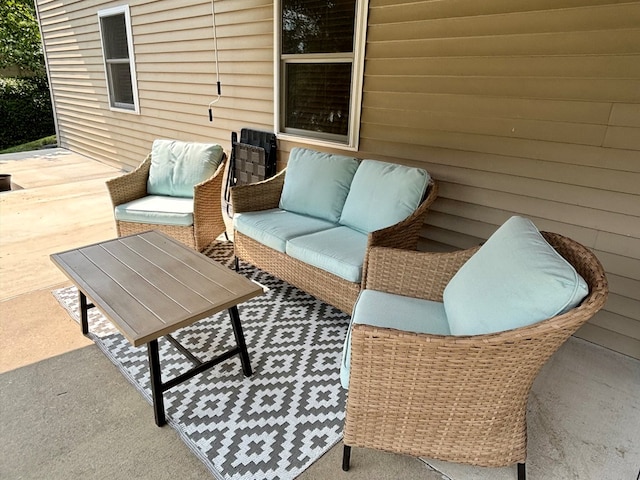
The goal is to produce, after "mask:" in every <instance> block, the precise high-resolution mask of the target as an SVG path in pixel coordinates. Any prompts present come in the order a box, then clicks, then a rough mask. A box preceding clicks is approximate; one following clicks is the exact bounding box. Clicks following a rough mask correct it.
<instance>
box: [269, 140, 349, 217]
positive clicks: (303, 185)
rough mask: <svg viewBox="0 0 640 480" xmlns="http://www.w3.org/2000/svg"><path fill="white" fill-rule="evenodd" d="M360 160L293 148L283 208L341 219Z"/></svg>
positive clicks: (281, 200) (314, 215)
mask: <svg viewBox="0 0 640 480" xmlns="http://www.w3.org/2000/svg"><path fill="white" fill-rule="evenodd" d="M357 169H358V160H357V159H355V158H352V157H345V156H342V155H334V154H330V153H323V152H317V151H315V150H310V149H306V148H299V147H296V148H293V149H292V150H291V154H290V156H289V161H288V163H287V173H286V174H285V179H284V187H283V189H282V195H281V197H280V205H279V206H280V208H281V209H283V210H288V211H290V212H294V213H300V214H302V215H310V216H312V217H316V218H322V219H325V220H328V221H330V222H333V223H338V219H339V218H340V213H341V212H342V207H343V206H344V202H345V200H346V198H347V194H348V193H349V186H350V185H351V181H352V180H353V175H354V174H355V173H356V170H357Z"/></svg>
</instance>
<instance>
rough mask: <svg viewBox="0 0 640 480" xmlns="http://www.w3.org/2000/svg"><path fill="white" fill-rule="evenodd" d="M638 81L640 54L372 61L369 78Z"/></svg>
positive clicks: (464, 57) (424, 58)
mask: <svg viewBox="0 0 640 480" xmlns="http://www.w3.org/2000/svg"><path fill="white" fill-rule="evenodd" d="M390 72H392V73H393V75H398V76H401V75H425V76H426V75H431V74H433V72H438V73H439V74H441V75H465V76H467V75H472V76H487V77H496V76H504V77H565V78H572V77H585V78H638V77H639V76H640V55H616V56H612V55H574V56H569V55H555V56H553V57H549V56H531V55H522V56H505V57H489V56H476V57H472V56H462V57H419V58H384V59H382V58H381V59H378V58H371V59H369V61H368V62H367V75H370V76H374V75H389V73H390Z"/></svg>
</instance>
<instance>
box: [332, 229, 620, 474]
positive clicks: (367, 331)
mask: <svg viewBox="0 0 640 480" xmlns="http://www.w3.org/2000/svg"><path fill="white" fill-rule="evenodd" d="M543 235H544V236H545V238H546V239H547V241H548V242H549V243H550V244H551V245H552V246H553V247H554V248H555V249H556V250H557V251H558V252H559V253H560V254H561V255H562V256H563V257H564V258H565V259H567V261H569V263H571V264H572V265H573V266H574V267H575V269H576V270H577V271H578V272H579V273H580V275H582V277H583V278H584V279H585V280H586V282H587V284H588V285H589V294H588V296H587V297H586V298H585V299H584V300H583V302H582V303H581V304H580V305H579V306H578V307H576V308H574V309H572V310H571V311H569V312H567V313H565V314H564V315H559V316H556V317H553V318H551V319H548V320H545V321H542V322H540V323H537V324H535V325H531V326H527V327H522V328H518V329H515V330H510V331H506V332H501V333H496V334H489V335H478V336H466V337H454V336H438V335H427V334H416V333H409V332H403V331H400V330H394V329H389V328H376V327H371V326H367V325H355V326H354V328H353V330H352V334H351V342H352V343H351V369H350V370H351V373H350V383H349V395H348V400H347V411H346V420H345V430H344V443H345V445H348V446H358V447H369V448H376V449H380V450H385V451H390V452H396V453H403V454H408V455H413V456H421V457H428V458H435V459H440V460H447V461H453V462H461V463H467V464H472V465H481V466H493V467H497V466H506V465H511V464H513V463H524V461H525V458H526V446H527V431H526V407H527V399H528V396H529V391H530V390H531V385H532V383H533V381H534V379H535V377H536V375H537V374H538V372H539V371H540V369H541V368H542V366H543V365H544V364H545V362H546V361H547V360H548V359H549V357H550V356H551V355H552V354H553V353H554V352H555V351H556V350H557V349H558V348H559V347H560V345H562V343H564V342H565V341H566V340H567V339H568V338H569V336H571V335H572V334H573V333H574V332H575V331H576V330H577V329H578V328H579V327H580V326H581V325H583V324H584V323H585V322H586V321H587V320H589V319H590V318H591V317H592V316H593V315H594V314H595V313H596V312H597V311H598V310H600V308H602V306H603V305H604V303H605V300H606V298H607V294H608V286H607V280H606V277H605V274H604V270H603V268H602V265H601V264H600V262H599V261H598V259H597V258H596V257H595V255H594V254H593V253H592V252H591V251H590V250H588V249H587V248H585V247H584V246H582V245H580V244H578V243H577V242H575V241H573V240H571V239H569V238H566V237H563V236H561V235H558V234H554V233H546V232H544V233H543ZM475 251H477V248H474V249H470V250H464V251H459V252H454V253H427V252H406V251H405V252H403V251H399V250H392V249H386V248H373V249H372V250H371V252H370V253H369V268H368V271H367V278H366V279H365V286H366V288H368V289H375V290H381V291H386V292H390V293H396V294H402V295H407V296H412V297H418V298H424V299H429V300H435V301H441V300H442V292H443V290H444V287H445V286H446V284H447V283H448V282H449V279H451V277H453V275H454V274H455V272H456V271H457V270H458V269H459V268H460V267H461V266H462V264H464V263H465V262H466V261H467V260H468V259H469V258H470V257H471V255H473V253H475ZM480 281H482V279H480Z"/></svg>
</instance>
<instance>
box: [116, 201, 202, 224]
mask: <svg viewBox="0 0 640 480" xmlns="http://www.w3.org/2000/svg"><path fill="white" fill-rule="evenodd" d="M114 216H115V219H116V220H121V221H124V222H134V223H151V224H159V225H178V226H183V227H188V226H191V225H193V198H181V197H166V196H161V195H148V196H146V197H142V198H139V199H137V200H133V201H131V202H127V203H122V204H120V205H118V206H116V208H115V210H114Z"/></svg>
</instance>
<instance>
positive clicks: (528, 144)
mask: <svg viewBox="0 0 640 480" xmlns="http://www.w3.org/2000/svg"><path fill="white" fill-rule="evenodd" d="M360 139H361V145H362V148H363V149H364V150H366V151H371V152H376V151H377V149H382V150H385V151H394V150H395V151H396V152H397V153H396V155H395V156H396V157H399V156H402V155H400V154H399V153H400V152H401V151H402V152H405V153H404V155H407V154H410V153H409V152H417V158H420V156H421V155H423V153H422V152H424V151H425V150H427V151H435V152H438V153H442V154H446V151H448V150H462V151H468V152H476V153H479V154H482V153H485V154H494V155H500V156H509V157H510V156H513V157H522V156H526V157H527V158H531V159H533V160H545V161H553V162H558V163H567V164H568V165H587V166H594V167H604V166H606V165H607V164H609V165H610V169H612V170H618V171H622V172H634V173H638V172H640V153H639V152H637V151H631V150H622V149H611V148H601V147H590V146H584V145H575V144H566V143H559V142H543V141H539V140H526V139H519V138H513V139H512V138H506V137H495V136H486V135H470V134H460V133H457V132H434V133H433V134H432V133H431V132H425V131H423V130H421V129H420V128H418V127H417V126H416V127H415V128H397V129H396V128H378V127H377V126H375V125H369V124H366V123H363V125H362V126H361V130H360ZM433 147H436V148H435V149H433ZM398 149H399V150H398ZM391 155H393V154H391ZM409 158H411V157H409ZM620 178H624V176H623V175H620Z"/></svg>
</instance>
